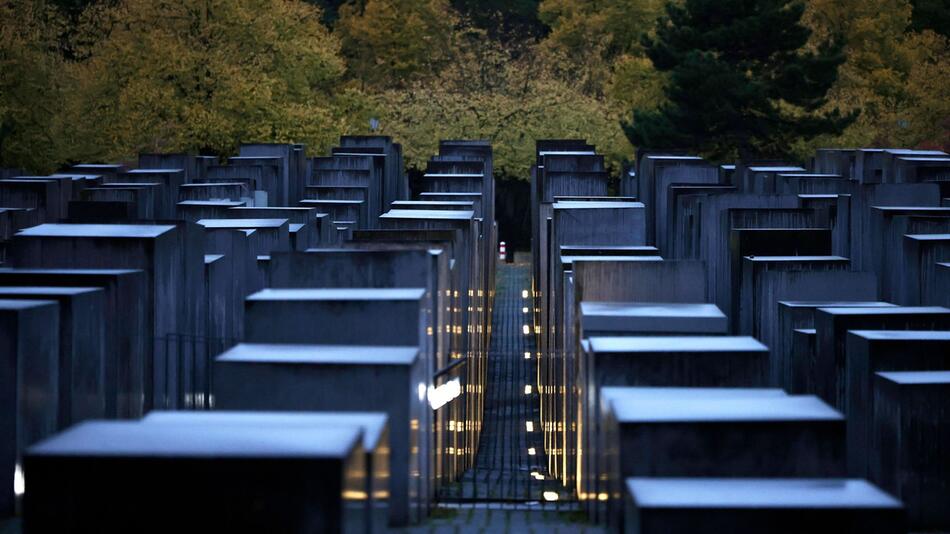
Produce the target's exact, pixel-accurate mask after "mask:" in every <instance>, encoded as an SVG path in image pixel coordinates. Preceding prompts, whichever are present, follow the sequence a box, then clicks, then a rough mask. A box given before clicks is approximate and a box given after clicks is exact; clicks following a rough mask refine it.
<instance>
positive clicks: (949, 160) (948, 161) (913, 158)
mask: <svg viewBox="0 0 950 534" xmlns="http://www.w3.org/2000/svg"><path fill="white" fill-rule="evenodd" d="M897 159H899V160H901V161H915V162H922V163H923V162H931V161H936V162H940V163H946V164H948V165H950V158H939V157H937V158H928V157H923V156H910V157H908V156H904V157H900V158H897Z"/></svg>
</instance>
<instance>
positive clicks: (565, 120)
mask: <svg viewBox="0 0 950 534" xmlns="http://www.w3.org/2000/svg"><path fill="white" fill-rule="evenodd" d="M458 39H459V41H462V42H463V43H462V46H459V47H458V49H457V56H456V57H454V58H453V61H451V62H450V63H449V64H447V65H446V67H445V68H444V69H443V70H442V71H440V73H439V76H438V77H433V78H429V79H423V80H418V81H417V82H415V83H413V84H411V85H409V86H408V87H406V88H403V89H393V90H389V91H385V92H383V93H382V94H381V95H379V97H378V98H377V105H378V109H379V112H380V114H381V124H382V131H383V132H384V133H386V134H388V135H392V136H394V137H396V138H397V139H399V140H400V141H402V143H403V146H404V147H405V149H406V157H407V163H408V164H409V165H411V166H415V167H417V168H422V167H424V165H425V162H426V160H427V159H428V158H429V157H430V156H431V155H432V154H435V153H436V152H437V151H438V141H439V139H446V138H480V139H489V140H491V141H492V143H493V144H494V150H495V152H494V161H495V168H496V170H497V171H499V173H500V174H502V175H508V176H516V177H519V178H522V179H526V177H527V176H528V170H529V167H530V165H531V164H532V163H533V159H534V143H535V139H540V138H552V137H553V138H557V137H571V138H574V137H583V138H587V139H589V140H590V141H591V142H592V143H594V144H596V145H597V146H598V149H599V150H601V152H602V153H604V154H606V156H607V158H608V160H609V161H610V162H611V163H612V164H614V167H615V168H617V164H619V162H621V161H622V160H623V158H624V157H626V156H627V155H628V154H629V153H630V152H631V150H632V147H630V145H629V144H628V143H627V142H626V139H624V137H623V133H622V132H621V131H620V129H619V128H618V127H617V126H616V125H617V121H618V120H619V114H617V113H615V112H614V111H613V110H611V109H610V108H609V107H607V106H606V105H605V104H604V102H603V101H602V100H598V99H596V98H593V97H590V96H587V95H584V94H583V93H582V92H580V91H578V89H577V88H576V87H575V86H573V85H572V84H570V83H568V82H567V81H566V80H563V79H560V78H558V77H556V76H555V75H554V74H553V73H552V69H550V68H549V66H548V61H547V60H546V59H545V57H544V55H543V52H541V51H538V50H534V49H528V50H520V51H518V53H517V57H513V56H514V54H513V53H512V51H511V50H508V49H506V48H504V47H503V46H502V45H501V44H499V43H497V42H495V41H492V40H490V39H488V38H487V36H486V35H485V34H484V32H481V31H478V30H469V31H466V32H464V33H463V35H460V36H458Z"/></svg>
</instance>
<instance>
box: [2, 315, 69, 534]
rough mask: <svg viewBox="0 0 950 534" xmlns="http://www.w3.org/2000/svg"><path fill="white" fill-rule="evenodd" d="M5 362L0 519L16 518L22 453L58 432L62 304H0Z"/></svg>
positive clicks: (3, 369)
mask: <svg viewBox="0 0 950 534" xmlns="http://www.w3.org/2000/svg"><path fill="white" fill-rule="evenodd" d="M0 358H2V359H3V365H2V367H0V373H2V374H0V396H2V399H3V402H0V406H2V409H0V428H2V429H3V437H2V439H0V517H11V516H13V514H14V510H15V503H16V495H15V494H14V489H15V488H14V482H15V473H16V474H21V473H22V471H21V470H20V469H18V467H20V466H21V463H20V457H21V455H22V453H23V452H24V451H25V450H26V448H27V447H28V446H29V445H32V444H33V443H36V442H37V441H39V440H41V439H43V438H45V437H46V436H49V435H52V434H53V433H54V432H56V425H57V413H58V408H59V377H58V372H59V305H58V304H57V303H56V302H55V301H50V300H0Z"/></svg>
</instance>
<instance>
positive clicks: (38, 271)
mask: <svg viewBox="0 0 950 534" xmlns="http://www.w3.org/2000/svg"><path fill="white" fill-rule="evenodd" d="M140 272H142V271H141V270H140V269H21V268H15V269H11V268H9V267H3V268H0V274H3V273H22V274H54V275H55V274H61V275H91V276H102V275H106V276H111V275H120V274H130V273H140Z"/></svg>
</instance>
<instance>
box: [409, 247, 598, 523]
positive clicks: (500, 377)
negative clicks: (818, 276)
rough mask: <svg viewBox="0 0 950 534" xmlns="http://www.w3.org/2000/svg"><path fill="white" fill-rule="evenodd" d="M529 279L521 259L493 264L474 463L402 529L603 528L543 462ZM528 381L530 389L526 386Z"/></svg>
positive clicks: (528, 270)
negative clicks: (415, 522) (528, 328)
mask: <svg viewBox="0 0 950 534" xmlns="http://www.w3.org/2000/svg"><path fill="white" fill-rule="evenodd" d="M530 276H531V274H530V268H529V266H528V265H527V264H515V265H512V264H504V263H500V264H499V267H498V274H497V277H496V284H497V287H496V290H495V308H494V310H493V311H492V313H493V317H492V339H491V345H490V348H489V364H488V391H487V399H486V402H485V426H484V428H483V430H482V435H481V442H480V444H479V449H478V454H477V456H476V459H475V467H474V468H472V469H470V470H469V471H468V472H467V473H466V474H465V475H464V476H463V478H462V480H461V481H460V482H459V483H458V484H454V485H452V486H450V487H448V488H445V489H444V490H443V491H442V493H441V495H440V499H439V500H440V503H439V505H438V507H437V508H436V509H435V510H434V512H433V514H432V516H431V517H430V518H429V519H428V520H427V521H426V522H425V523H423V524H422V525H419V526H417V527H413V528H409V529H404V530H402V532H406V533H440V534H441V533H456V532H457V533H475V532H519V533H520V532H538V533H541V532H544V533H557V532H561V533H568V532H586V533H600V532H602V530H601V529H598V528H596V527H594V526H592V525H590V524H588V523H586V517H585V516H584V515H582V514H579V513H578V512H576V511H575V510H577V505H576V503H574V502H572V500H571V495H570V494H569V493H567V492H566V491H565V490H564V488H562V487H561V485H560V483H558V482H557V481H554V480H550V477H549V476H547V472H546V468H545V467H544V466H545V465H546V461H545V459H544V456H543V454H544V450H543V448H542V439H541V433H540V428H539V423H538V420H539V404H538V398H537V392H536V391H535V388H536V384H537V359H536V357H535V356H536V349H535V343H534V336H533V335H526V334H525V331H524V326H525V325H527V324H529V320H530V314H529V313H527V312H526V311H525V310H526V309H527V308H526V307H528V306H530V304H529V300H528V298H527V293H525V292H526V291H528V290H530V288H531V279H530ZM525 354H528V355H529V356H530V358H525ZM529 385H530V386H531V389H530V393H529V392H528V391H529V390H528V389H526V388H525V386H529ZM529 422H530V423H531V425H529V424H528V423H529ZM531 427H533V429H532V431H529V430H528V429H529V428H531ZM546 492H554V493H555V494H557V495H558V500H557V501H556V502H548V501H546V500H545V499H544V494H545V493H546ZM548 495H549V496H550V493H548Z"/></svg>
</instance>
